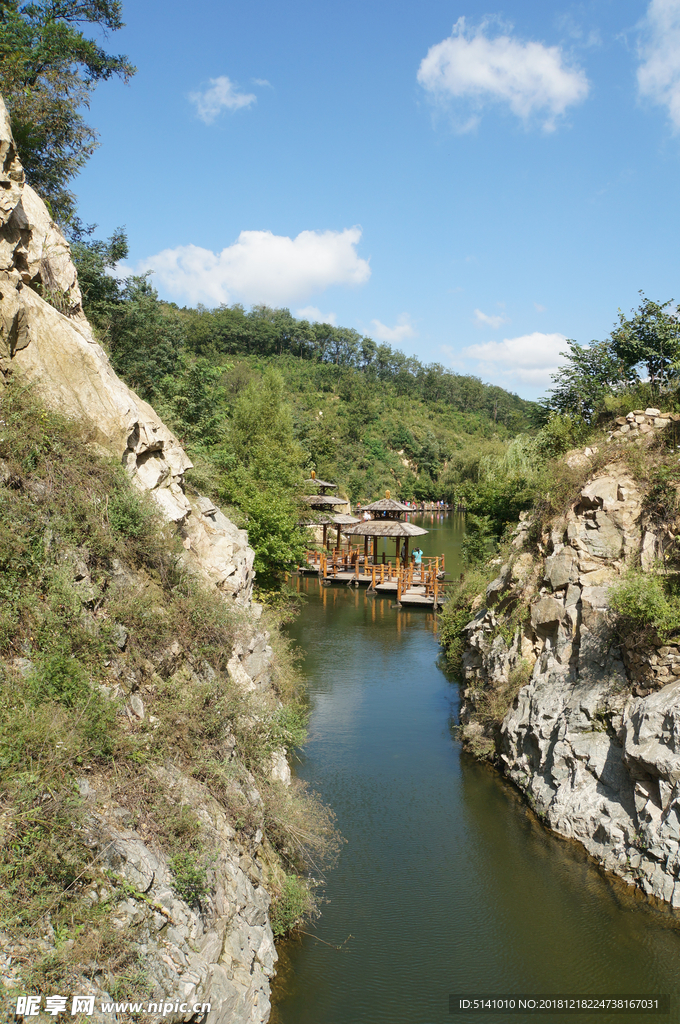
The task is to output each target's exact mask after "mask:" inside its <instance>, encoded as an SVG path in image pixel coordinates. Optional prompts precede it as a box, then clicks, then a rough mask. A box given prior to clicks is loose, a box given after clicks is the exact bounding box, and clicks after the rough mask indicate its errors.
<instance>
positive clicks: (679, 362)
mask: <svg viewBox="0 0 680 1024" xmlns="http://www.w3.org/2000/svg"><path fill="white" fill-rule="evenodd" d="M640 295H641V296H642V302H641V303H640V305H639V306H638V308H637V309H634V310H632V316H630V317H629V318H628V319H626V317H625V316H624V315H623V313H622V312H621V311H620V310H619V323H618V326H617V327H615V328H614V330H613V331H612V340H611V346H612V350H613V352H614V354H615V355H616V356H618V358H619V359H620V360H621V361H622V362H623V363H624V365H625V367H626V369H627V370H628V371H629V372H630V373H633V372H635V371H636V370H637V368H638V367H640V366H642V367H644V370H645V372H646V374H647V377H648V379H649V383H650V385H651V386H652V388H653V389H654V390H655V391H657V392H658V391H659V390H661V389H663V388H665V387H667V386H668V384H669V383H670V381H671V380H674V379H677V377H678V372H679V371H680V318H679V315H680V306H678V307H676V308H675V309H673V308H672V303H673V300H672V299H669V300H668V302H653V301H652V300H651V299H648V298H646V296H645V295H644V294H643V293H642V292H640Z"/></svg>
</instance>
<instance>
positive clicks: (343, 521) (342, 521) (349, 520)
mask: <svg viewBox="0 0 680 1024" xmlns="http://www.w3.org/2000/svg"><path fill="white" fill-rule="evenodd" d="M332 521H333V522H334V523H335V524H336V526H353V525H354V523H360V522H361V520H360V519H357V517H356V516H348V515H346V513H345V512H336V514H335V515H334V516H332Z"/></svg>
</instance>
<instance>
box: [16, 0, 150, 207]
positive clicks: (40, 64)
mask: <svg viewBox="0 0 680 1024" xmlns="http://www.w3.org/2000/svg"><path fill="white" fill-rule="evenodd" d="M121 10H122V7H121V3H120V0H32V2H25V0H0V92H1V93H2V95H3V97H4V99H5V103H6V104H7V107H8V110H9V113H10V119H11V124H12V132H13V133H14V139H15V142H16V144H17V148H18V150H19V156H20V157H21V162H22V163H23V165H24V170H25V171H26V177H27V178H28V181H29V182H30V183H31V185H33V186H34V187H35V189H36V191H37V192H39V193H40V195H41V196H42V198H43V199H45V200H46V202H47V203H48V204H49V206H50V209H51V213H52V216H53V217H54V218H55V219H56V220H59V221H60V222H61V223H62V224H67V223H68V222H69V221H71V220H72V218H73V216H74V213H75V197H74V195H73V193H72V192H71V191H70V190H69V188H68V185H69V182H70V181H71V180H72V179H73V178H74V177H75V175H76V174H77V173H78V171H79V170H80V168H81V167H82V166H83V164H85V163H86V161H87V160H88V158H89V157H90V156H91V154H92V153H93V152H94V150H95V149H96V148H97V145H98V142H97V133H96V131H95V130H94V129H93V128H92V127H91V126H90V125H88V124H86V122H85V121H84V120H83V117H82V116H81V114H80V112H79V111H80V109H82V108H83V107H88V106H89V100H90V94H91V92H92V90H93V89H94V87H95V85H96V84H97V82H101V81H106V80H107V79H109V78H111V77H112V76H117V77H118V78H121V79H122V80H123V81H124V82H127V81H128V80H129V79H130V76H131V75H133V74H134V73H135V71H136V68H135V67H134V66H133V65H132V64H131V63H130V61H129V60H128V58H127V57H126V56H124V55H114V54H109V53H107V52H106V50H104V49H103V47H101V46H100V45H99V44H98V43H96V42H95V41H94V40H93V39H88V38H87V36H85V35H84V33H83V31H82V30H81V29H80V28H79V27H78V26H79V25H91V26H94V27H95V28H97V29H99V30H101V31H103V32H105V33H106V32H115V31H116V30H117V29H119V28H122V27H123V22H122V20H121Z"/></svg>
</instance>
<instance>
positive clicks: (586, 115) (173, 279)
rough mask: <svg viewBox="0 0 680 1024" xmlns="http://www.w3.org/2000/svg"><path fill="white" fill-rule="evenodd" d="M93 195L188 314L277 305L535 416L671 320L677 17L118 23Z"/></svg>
mask: <svg viewBox="0 0 680 1024" xmlns="http://www.w3.org/2000/svg"><path fill="white" fill-rule="evenodd" d="M124 20H125V21H126V27H125V29H123V30H122V31H121V32H118V33H116V34H115V35H113V36H112V37H110V39H109V41H108V44H107V45H108V46H109V48H110V49H112V50H115V51H116V52H124V53H127V54H128V55H129V56H130V57H131V59H132V60H133V62H134V63H135V64H136V65H137V66H138V69H139V70H138V73H137V75H136V76H135V77H134V78H133V79H132V81H131V83H130V85H128V86H124V85H122V84H121V83H117V82H110V83H105V84H103V85H100V86H99V87H98V89H97V91H96V93H95V94H94V97H93V102H92V106H91V110H90V112H89V116H90V120H91V122H92V123H93V124H94V126H95V127H96V128H97V130H98V131H99V133H100V137H101V148H100V149H99V150H98V151H97V153H96V154H95V155H94V157H93V158H92V159H91V160H90V162H89V164H88V165H87V167H86V168H85V170H84V171H83V172H82V174H81V175H80V177H79V178H78V180H77V182H76V191H77V193H78V196H79V204H80V215H81V217H82V219H83V220H84V221H86V222H96V223H97V224H98V225H99V228H98V231H97V235H98V236H100V237H103V236H105V235H108V234H110V233H111V231H112V230H113V229H114V228H115V227H117V226H118V225H125V226H126V228H127V232H128V236H129V240H130V258H129V260H128V265H129V266H130V267H131V268H133V269H135V270H137V269H144V268H153V269H154V277H153V280H154V283H155V285H156V287H157V288H158V290H159V292H160V294H161V295H162V296H163V297H165V298H168V299H172V300H174V301H176V302H178V303H180V304H184V303H187V304H195V303H196V302H198V301H202V302H204V303H205V304H206V305H209V306H214V305H218V304H219V303H220V302H222V301H227V302H243V303H244V304H245V305H246V306H247V305H250V304H252V303H255V302H259V301H265V302H269V303H271V304H274V305H283V306H288V307H289V308H290V309H291V311H292V312H294V313H295V314H298V315H299V314H300V311H305V312H303V313H302V315H307V316H309V317H310V318H312V319H331V322H335V323H338V324H342V325H345V326H349V327H354V328H356V329H357V330H359V331H361V332H362V333H367V334H370V335H371V336H372V337H373V338H375V339H376V340H385V341H388V342H389V343H390V344H393V345H395V346H396V347H398V348H401V349H402V350H403V351H404V352H406V353H408V354H415V355H417V356H418V357H419V358H420V359H422V360H423V361H426V362H432V361H437V362H441V363H443V364H444V365H447V366H451V367H452V368H454V369H456V370H458V371H460V372H473V373H476V374H478V375H479V376H481V377H482V378H483V379H484V380H488V381H492V382H494V383H499V384H502V385H503V386H504V387H507V388H509V389H510V390H513V391H517V392H518V393H519V394H521V395H524V396H525V397H534V396H536V395H539V394H541V393H543V391H544V390H545V388H546V386H549V376H550V373H551V372H554V370H555V367H556V366H557V364H558V362H559V357H558V352H559V351H560V349H564V347H565V346H564V341H563V339H564V338H565V337H566V338H575V339H576V340H578V341H580V342H582V343H585V342H587V341H589V340H590V339H591V338H603V337H606V336H607V335H608V333H609V332H610V330H611V328H612V326H613V324H614V321H615V318H616V314H617V309H618V308H619V307H621V308H622V309H623V310H625V311H628V310H630V309H631V308H632V307H633V306H634V305H636V304H637V302H638V290H639V289H642V290H644V291H645V293H646V294H647V295H649V296H650V297H651V298H654V299H660V300H666V299H669V298H675V299H676V300H677V301H680V289H679V288H678V287H677V283H678V282H677V272H678V248H679V231H678V229H679V227H680V216H679V214H680V189H679V188H678V183H679V181H680V175H679V172H680V0H651V2H650V0H583V2H580V3H550V4H539V3H536V2H535V0H526V2H523V0H511V2H506V3H504V4H502V5H500V4H499V5H498V6H493V3H489V0H483V2H480V0H464V2H455V3H451V2H440V0H420V2H419V3H414V2H413V0H343V3H337V2H333V3H331V2H327V0H291V2H288V3H286V4H282V3H281V2H280V0H279V2H273V0H249V2H248V3H247V4H246V3H231V2H227V3H225V2H223V0H221V2H219V0H200V2H198V3H196V4H194V5H193V7H191V8H187V6H186V5H185V4H179V3H177V2H176V0H165V2H164V3H160V2H159V0H134V2H132V0H128V2H127V3H125V2H124Z"/></svg>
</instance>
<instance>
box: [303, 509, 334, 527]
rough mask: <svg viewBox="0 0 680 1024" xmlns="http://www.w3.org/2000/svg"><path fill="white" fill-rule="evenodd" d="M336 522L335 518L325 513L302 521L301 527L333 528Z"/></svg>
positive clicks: (319, 513)
mask: <svg viewBox="0 0 680 1024" xmlns="http://www.w3.org/2000/svg"><path fill="white" fill-rule="evenodd" d="M334 522H335V516H327V515H324V513H323V512H317V513H316V515H310V516H308V517H307V518H306V519H303V520H301V522H300V526H333V524H334Z"/></svg>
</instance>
